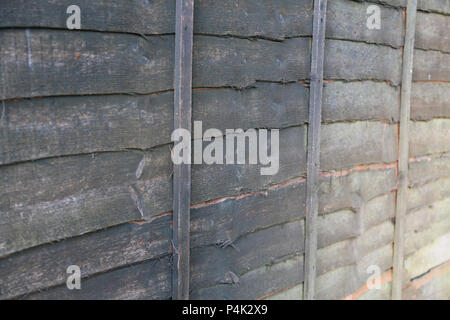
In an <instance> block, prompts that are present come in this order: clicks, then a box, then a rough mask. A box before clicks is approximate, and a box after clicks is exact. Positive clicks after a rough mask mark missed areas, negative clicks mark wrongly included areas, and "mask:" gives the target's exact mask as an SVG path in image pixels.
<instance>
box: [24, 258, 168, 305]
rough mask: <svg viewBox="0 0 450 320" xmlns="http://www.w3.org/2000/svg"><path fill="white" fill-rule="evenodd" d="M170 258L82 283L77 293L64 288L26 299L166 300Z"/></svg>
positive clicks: (50, 290) (94, 277) (116, 271)
mask: <svg viewBox="0 0 450 320" xmlns="http://www.w3.org/2000/svg"><path fill="white" fill-rule="evenodd" d="M170 265H171V259H170V257H164V258H161V259H156V260H150V261H146V262H143V263H139V264H137V265H132V266H130V267H125V268H121V269H117V270H114V271H110V272H107V273H102V274H99V275H95V276H93V277H90V278H87V279H82V280H81V289H80V290H68V289H67V287H66V285H65V284H64V285H62V286H58V287H55V288H50V289H49V290H46V291H42V292H36V293H34V294H31V295H27V296H25V297H24V299H30V300H44V299H45V300H48V299H51V300H137V299H139V300H167V299H170V289H171V284H170Z"/></svg>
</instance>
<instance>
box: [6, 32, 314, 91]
mask: <svg viewBox="0 0 450 320" xmlns="http://www.w3.org/2000/svg"><path fill="white" fill-rule="evenodd" d="M0 41H1V42H2V47H1V48H0V56H1V57H2V60H1V61H0V63H1V64H0V85H1V87H2V92H0V94H1V97H2V98H3V99H10V98H26V97H37V96H54V95H82V94H113V93H138V94H146V93H151V92H160V91H164V90H170V89H173V70H174V37H173V36H171V35H168V36H161V37H150V38H147V39H145V38H143V37H140V36H137V35H131V34H106V33H101V32H80V31H63V30H45V29H37V30H34V29H32V30H31V29H26V30H13V29H5V30H0ZM307 56H309V40H308V39H307V38H292V39H287V40H285V41H283V42H275V41H268V40H262V39H257V40H248V39H236V38H220V37H208V36H197V37H196V38H195V43H194V52H193V60H194V61H195V63H194V70H193V74H194V78H193V86H194V87H238V88H242V87H248V86H252V85H254V84H255V83H256V81H257V80H261V81H278V82H287V81H295V80H299V79H306V78H307V77H308V70H309V61H308V59H306V58H305V57H307Z"/></svg>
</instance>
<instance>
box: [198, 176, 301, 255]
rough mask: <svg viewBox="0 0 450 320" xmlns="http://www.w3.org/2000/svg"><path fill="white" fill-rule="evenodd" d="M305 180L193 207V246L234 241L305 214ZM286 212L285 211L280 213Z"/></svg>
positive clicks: (297, 218)
mask: <svg viewBox="0 0 450 320" xmlns="http://www.w3.org/2000/svg"><path fill="white" fill-rule="evenodd" d="M305 185H306V184H305V181H304V180H303V179H301V180H300V181H296V182H292V183H290V184H286V185H281V186H278V187H276V188H273V189H272V188H271V189H269V190H264V191H261V192H258V193H254V194H250V195H247V196H245V197H242V196H238V197H237V198H229V199H225V200H223V201H219V202H216V203H212V204H209V205H204V206H200V207H198V206H194V208H192V209H191V212H192V223H191V247H192V248H197V247H204V246H208V245H212V244H225V245H226V244H227V243H228V244H232V243H233V242H234V241H236V240H238V239H240V238H242V237H244V236H246V235H247V234H249V233H253V232H256V231H257V230H260V229H266V228H269V227H272V226H275V225H283V224H286V223H288V222H289V221H295V220H299V219H302V218H303V217H304V210H300V211H301V212H300V214H299V208H300V209H304V208H305V197H303V195H304V194H305ZM277 212H283V214H276V213H277Z"/></svg>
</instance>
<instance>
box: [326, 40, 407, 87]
mask: <svg viewBox="0 0 450 320" xmlns="http://www.w3.org/2000/svg"><path fill="white" fill-rule="evenodd" d="M401 56H402V50H401V49H393V48H390V47H386V46H377V45H372V44H367V43H361V42H355V41H341V40H327V41H326V45H325V65H324V78H325V79H330V80H333V79H334V80H387V81H389V82H391V83H393V84H394V85H398V84H399V83H400V80H401Z"/></svg>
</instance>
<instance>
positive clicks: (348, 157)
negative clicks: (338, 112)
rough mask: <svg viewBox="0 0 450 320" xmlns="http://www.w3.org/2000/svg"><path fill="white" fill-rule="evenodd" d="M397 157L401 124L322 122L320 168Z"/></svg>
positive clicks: (394, 159)
mask: <svg viewBox="0 0 450 320" xmlns="http://www.w3.org/2000/svg"><path fill="white" fill-rule="evenodd" d="M396 160H397V125H395V124H387V123H382V122H379V121H358V122H350V123H348V122H338V123H332V124H326V125H324V124H322V128H321V136H320V167H321V169H322V170H323V171H330V170H338V169H349V168H352V167H355V166H358V165H362V164H375V163H392V162H395V161H396Z"/></svg>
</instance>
